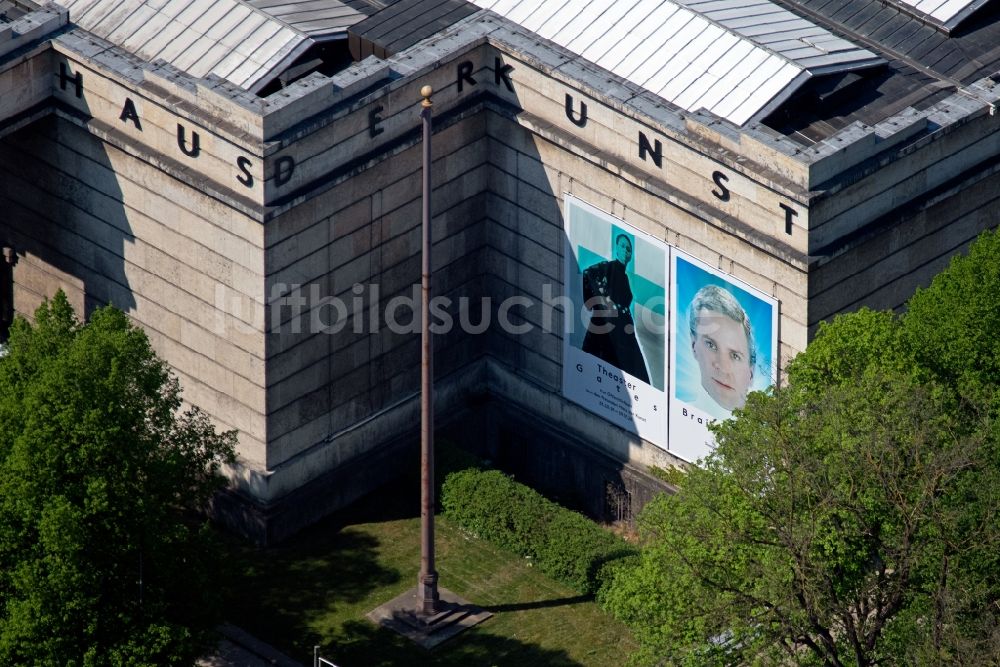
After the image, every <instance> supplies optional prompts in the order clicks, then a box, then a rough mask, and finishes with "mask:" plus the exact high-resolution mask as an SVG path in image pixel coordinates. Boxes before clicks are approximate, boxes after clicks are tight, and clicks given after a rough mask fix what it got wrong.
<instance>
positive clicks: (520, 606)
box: [483, 595, 594, 614]
mask: <svg viewBox="0 0 1000 667" xmlns="http://www.w3.org/2000/svg"><path fill="white" fill-rule="evenodd" d="M593 601H594V596H593V595H574V596H573V597H568V598H554V599H552V600H537V601H534V602H514V603H511V604H494V605H490V606H487V607H483V609H485V610H486V611H490V612H493V613H494V614H499V613H500V612H502V611H524V610H525V609H549V608H551V607H565V606H566V605H573V604H580V603H581V602H593Z"/></svg>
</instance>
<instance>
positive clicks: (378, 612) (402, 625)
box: [366, 588, 493, 649]
mask: <svg viewBox="0 0 1000 667" xmlns="http://www.w3.org/2000/svg"><path fill="white" fill-rule="evenodd" d="M438 595H439V597H440V600H439V601H438V613H436V614H434V615H433V616H422V615H420V614H417V613H416V610H417V607H418V605H417V589H416V588H411V589H410V590H408V591H406V592H405V593H403V594H402V595H400V596H398V597H395V598H393V599H392V600H389V601H388V602H386V603H385V604H384V605H382V606H380V607H377V608H376V609H373V610H372V611H370V612H368V614H366V616H367V618H368V620H370V621H371V622H372V623H376V624H378V625H382V626H385V627H387V628H390V629H391V630H395V631H396V632H398V633H399V634H401V635H403V636H404V637H407V638H408V639H410V640H412V641H413V642H414V643H416V644H418V645H420V646H422V647H424V648H426V649H432V648H434V647H435V646H437V645H438V644H440V643H442V642H444V641H447V640H448V639H451V638H452V637H454V636H455V635H457V634H458V633H460V632H461V631H462V630H465V629H466V628H471V627H472V626H474V625H478V624H479V623H482V622H483V621H485V620H486V619H487V618H489V617H490V616H492V615H493V614H491V613H490V612H488V611H485V610H483V609H480V608H479V607H477V606H475V605H474V604H472V603H471V602H469V601H467V600H464V599H462V598H460V597H459V596H457V595H455V594H454V593H452V592H451V591H449V590H448V589H446V588H438Z"/></svg>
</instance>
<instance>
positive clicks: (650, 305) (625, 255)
mask: <svg viewBox="0 0 1000 667" xmlns="http://www.w3.org/2000/svg"><path fill="white" fill-rule="evenodd" d="M565 203H566V206H565V216H564V225H565V232H566V252H565V261H564V267H565V268H564V285H565V292H564V294H565V296H566V303H565V304H564V305H565V313H564V336H563V396H565V397H566V398H568V399H569V400H571V401H573V402H575V403H578V404H579V405H582V406H583V407H585V408H587V409H588V410H590V411H591V412H594V413H596V414H598V415H601V416H602V417H604V418H605V419H607V420H608V421H610V422H612V423H613V424H617V425H618V426H620V427H622V428H625V429H627V430H629V431H631V432H632V433H635V434H636V435H638V436H640V437H642V438H644V439H646V440H648V441H650V442H652V443H654V444H657V445H658V446H660V447H664V448H666V441H667V392H666V381H667V372H666V367H667V331H666V328H667V327H666V308H667V275H666V273H667V261H668V256H669V254H668V250H667V246H666V244H664V243H663V242H662V241H660V240H658V239H656V238H654V237H652V236H649V235H648V234H645V233H643V232H641V231H639V230H638V229H636V228H634V227H632V226H630V225H628V224H627V223H625V222H624V221H623V220H620V219H618V218H615V217H614V216H612V215H610V214H608V213H605V212H604V211H601V210H599V209H597V208H594V207H593V206H590V205H589V204H586V203H584V202H582V201H580V200H579V199H576V198H574V197H571V196H569V195H567V196H566V198H565Z"/></svg>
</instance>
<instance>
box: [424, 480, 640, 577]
mask: <svg viewBox="0 0 1000 667" xmlns="http://www.w3.org/2000/svg"><path fill="white" fill-rule="evenodd" d="M441 504H442V506H443V508H444V512H445V516H447V517H448V518H449V519H451V520H452V521H455V522H456V523H458V524H459V525H460V526H462V527H463V528H465V529H466V530H468V531H469V532H471V533H473V534H475V535H476V536H478V537H481V538H483V539H485V540H489V541H490V542H492V543H494V544H496V545H497V546H499V547H501V548H503V549H506V550H508V551H512V552H514V553H516V554H518V555H521V556H525V557H527V558H531V559H532V560H534V561H535V563H536V564H537V565H538V567H539V568H540V569H541V570H542V571H543V572H544V573H545V574H547V575H548V576H550V577H552V578H553V579H556V580H558V581H561V582H563V583H565V584H567V585H569V586H572V587H573V588H575V589H576V590H578V591H580V592H581V593H588V594H589V593H595V592H597V590H598V589H599V588H600V586H601V584H602V582H603V578H602V573H604V572H610V571H611V570H610V569H609V568H607V567H606V564H608V563H610V562H615V561H616V560H618V559H622V558H625V557H628V556H633V555H634V554H635V549H633V548H632V547H631V546H629V545H628V543H626V542H625V541H624V540H622V539H621V538H619V537H618V536H616V535H614V534H612V533H609V532H608V531H606V530H604V529H603V528H601V527H600V526H598V525H597V524H596V523H594V522H593V521H591V520H590V519H588V518H586V517H585V516H583V515H582V514H578V513H576V512H572V511H570V510H568V509H566V508H564V507H561V506H560V505H558V504H556V503H554V502H552V501H551V500H548V499H547V498H545V497H544V496H542V495H541V494H540V493H538V492H537V491H534V490H533V489H530V488H528V487H527V486H525V485H523V484H519V483H518V482H515V481H514V480H513V479H512V478H510V477H508V476H507V475H505V474H503V473H502V472H500V471H499V470H472V469H470V470H462V471H459V472H455V473H452V474H450V475H448V476H447V478H446V479H445V482H444V486H443V489H442V493H441Z"/></svg>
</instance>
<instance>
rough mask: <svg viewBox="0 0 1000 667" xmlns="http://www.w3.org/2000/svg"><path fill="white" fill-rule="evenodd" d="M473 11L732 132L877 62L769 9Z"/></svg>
mask: <svg viewBox="0 0 1000 667" xmlns="http://www.w3.org/2000/svg"><path fill="white" fill-rule="evenodd" d="M953 1H954V0H953ZM472 2H473V4H475V5H476V6H478V7H482V8H485V9H491V10H492V11H494V12H496V13H498V14H500V15H502V16H505V17H506V18H508V19H510V20H511V21H514V22H515V23H520V24H521V25H522V26H524V27H525V28H526V29H527V30H530V31H537V33H536V34H539V36H541V37H545V38H548V39H551V40H552V41H553V42H555V43H556V44H558V45H560V46H562V47H563V48H565V49H567V50H569V51H571V52H573V53H575V54H577V55H578V56H581V57H583V58H585V59H587V60H589V61H591V62H593V63H594V64H596V65H598V66H600V67H603V68H605V69H606V70H608V71H610V72H613V73H615V74H617V75H618V76H621V77H623V78H625V79H627V80H629V81H631V82H633V83H635V84H638V85H640V86H643V87H645V88H646V89H647V90H650V91H651V92H654V93H656V94H658V95H661V96H662V97H664V98H665V99H667V100H668V101H670V102H673V103H674V104H677V105H678V106H680V107H682V108H685V109H688V110H694V109H696V108H701V106H704V107H705V108H706V109H707V110H708V111H710V112H712V113H715V114H717V115H720V116H722V117H725V118H728V119H729V120H731V121H733V122H735V123H737V124H742V123H743V122H745V121H746V120H747V119H749V118H751V117H753V116H754V115H755V114H757V113H758V112H760V111H761V110H762V109H763V108H764V107H765V106H766V105H768V104H769V103H770V102H771V101H772V100H774V99H776V98H780V97H783V96H787V94H788V93H789V91H786V90H785V88H787V87H788V86H792V85H794V86H798V85H801V84H802V83H803V82H804V81H805V79H806V78H808V76H804V77H800V76H799V75H800V74H801V73H802V72H804V71H805V70H807V69H808V67H809V66H811V64H812V63H814V62H816V63H822V66H823V68H824V70H823V71H824V72H831V71H837V70H838V68H840V69H843V70H845V71H846V70H850V69H856V68H858V67H864V66H870V65H874V64H879V63H881V62H883V61H882V60H880V59H879V58H878V57H877V56H876V55H875V54H874V53H872V52H871V51H868V50H867V49H864V48H861V47H859V46H857V45H855V44H853V43H851V42H848V41H846V40H843V39H841V38H839V37H837V36H836V35H833V34H832V33H830V32H829V31H828V30H826V29H825V28H822V27H820V26H817V25H815V24H814V23H812V22H810V21H807V20H806V19H803V18H801V17H799V16H797V15H795V14H793V13H792V12H790V11H788V10H787V9H784V8H782V7H780V6H778V5H776V4H774V3H773V2H771V1H770V0H758V1H755V2H750V3H742V2H740V1H739V0H687V1H685V0H590V1H589V2H573V1H567V0H472ZM731 53H738V54H740V58H741V62H739V63H738V67H737V66H736V65H735V64H734V56H731V55H730V54H731ZM749 62H753V63H756V65H755V66H754V68H753V69H748V66H747V63H749ZM734 70H739V71H738V72H737V73H736V74H734V73H733V72H734ZM726 87H731V89H730V90H726ZM692 105H697V106H692ZM754 105H759V106H758V107H757V108H752V107H753V106H754Z"/></svg>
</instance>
